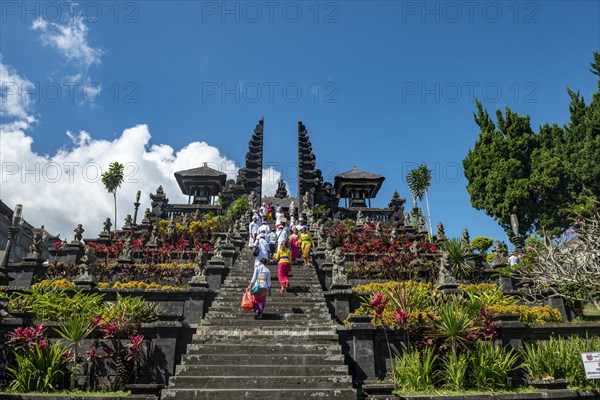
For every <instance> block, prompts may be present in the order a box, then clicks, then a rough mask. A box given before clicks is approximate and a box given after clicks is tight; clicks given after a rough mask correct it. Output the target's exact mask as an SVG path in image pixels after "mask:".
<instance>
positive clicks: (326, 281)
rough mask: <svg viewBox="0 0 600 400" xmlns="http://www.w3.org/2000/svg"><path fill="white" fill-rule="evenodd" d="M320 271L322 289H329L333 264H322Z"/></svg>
mask: <svg viewBox="0 0 600 400" xmlns="http://www.w3.org/2000/svg"><path fill="white" fill-rule="evenodd" d="M321 271H322V272H323V282H322V284H323V287H324V288H329V287H331V284H332V283H333V282H332V278H331V275H332V272H333V263H331V262H324V263H323V267H322V268H321Z"/></svg>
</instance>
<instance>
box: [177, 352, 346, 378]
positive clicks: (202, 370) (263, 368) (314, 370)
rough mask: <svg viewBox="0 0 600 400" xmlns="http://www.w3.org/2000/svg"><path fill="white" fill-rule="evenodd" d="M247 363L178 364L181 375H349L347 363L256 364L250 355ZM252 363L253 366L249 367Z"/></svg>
mask: <svg viewBox="0 0 600 400" xmlns="http://www.w3.org/2000/svg"><path fill="white" fill-rule="evenodd" d="M247 357H248V364H247V365H226V366H224V365H185V364H184V365H178V366H177V367H176V369H175V373H176V374H177V375H178V376H179V375H182V376H248V377H250V376H260V377H263V376H269V375H273V374H277V375H280V376H325V375H327V376H337V375H348V367H347V366H346V365H255V364H253V362H252V357H254V355H248V356H247ZM248 365H251V367H248Z"/></svg>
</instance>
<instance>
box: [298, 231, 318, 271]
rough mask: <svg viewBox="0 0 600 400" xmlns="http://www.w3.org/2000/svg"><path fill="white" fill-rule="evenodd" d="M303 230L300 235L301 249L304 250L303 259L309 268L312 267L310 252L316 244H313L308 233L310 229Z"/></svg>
mask: <svg viewBox="0 0 600 400" xmlns="http://www.w3.org/2000/svg"><path fill="white" fill-rule="evenodd" d="M301 229H302V230H301V233H300V248H301V249H302V258H303V259H304V266H305V267H308V266H310V251H311V249H312V247H313V246H314V245H315V243H314V242H313V238H312V236H311V235H310V233H308V229H306V226H303V227H302V228H301Z"/></svg>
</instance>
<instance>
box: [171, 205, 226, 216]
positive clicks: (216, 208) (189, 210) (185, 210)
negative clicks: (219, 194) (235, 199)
mask: <svg viewBox="0 0 600 400" xmlns="http://www.w3.org/2000/svg"><path fill="white" fill-rule="evenodd" d="M222 209H223V207H221V206H220V205H217V204H214V205H211V204H172V205H167V207H166V208H165V213H166V214H167V218H171V217H178V216H180V215H183V214H190V215H191V214H193V213H194V212H196V211H200V212H201V213H206V212H212V213H214V214H215V215H220V214H221V210H222Z"/></svg>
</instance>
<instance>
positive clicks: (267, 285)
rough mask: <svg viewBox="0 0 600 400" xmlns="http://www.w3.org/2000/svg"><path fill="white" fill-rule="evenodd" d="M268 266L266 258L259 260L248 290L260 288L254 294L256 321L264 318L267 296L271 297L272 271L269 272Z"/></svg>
mask: <svg viewBox="0 0 600 400" xmlns="http://www.w3.org/2000/svg"><path fill="white" fill-rule="evenodd" d="M266 264H267V259H266V258H262V259H260V260H259V263H258V265H257V266H256V267H255V268H254V273H253V274H252V279H251V280H250V284H249V285H248V288H247V289H246V290H251V288H253V287H254V286H258V288H259V290H258V293H254V300H253V302H252V303H253V304H252V306H253V309H254V318H255V319H261V318H262V315H263V312H264V311H265V305H266V303H267V295H268V296H270V295H271V271H269V269H268V268H267V265H266Z"/></svg>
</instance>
